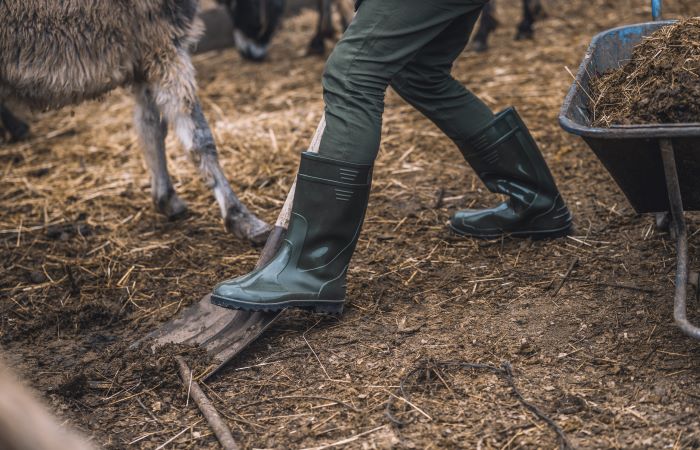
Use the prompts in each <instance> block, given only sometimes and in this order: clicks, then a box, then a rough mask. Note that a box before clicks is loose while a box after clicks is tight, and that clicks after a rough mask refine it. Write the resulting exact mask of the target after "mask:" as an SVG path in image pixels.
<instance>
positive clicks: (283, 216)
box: [255, 115, 326, 269]
mask: <svg viewBox="0 0 700 450" xmlns="http://www.w3.org/2000/svg"><path fill="white" fill-rule="evenodd" d="M325 129H326V116H325V115H324V116H322V117H321V121H320V122H319V123H318V127H316V133H314V137H313V138H311V144H310V145H309V149H308V150H307V151H309V152H312V153H318V148H319V146H320V144H321V137H322V136H323V131H324V130H325ZM296 186H297V182H296V178H295V179H294V183H293V184H292V187H291V188H290V189H289V193H288V194H287V199H286V200H285V201H284V206H282V211H280V214H279V216H277V222H276V223H275V227H274V228H273V229H272V231H271V232H270V236H269V237H268V238H267V241H266V242H265V247H263V249H262V252H260V258H259V259H258V263H257V264H256V265H255V268H256V269H257V268H260V267H262V266H264V265H265V264H267V263H268V262H270V260H271V259H272V258H273V257H274V256H275V254H276V253H277V250H278V249H279V247H280V245H281V244H282V241H283V240H284V235H285V233H286V231H287V227H288V226H289V218H290V217H291V215H292V204H293V203H294V192H295V191H296Z"/></svg>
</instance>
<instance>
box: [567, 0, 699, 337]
mask: <svg viewBox="0 0 700 450" xmlns="http://www.w3.org/2000/svg"><path fill="white" fill-rule="evenodd" d="M661 5H662V0H654V1H652V11H653V15H654V19H660V16H661ZM672 23H674V22H673V21H661V20H656V21H654V22H648V23H641V24H636V25H628V26H624V27H620V28H614V29H611V30H608V31H604V32H602V33H600V34H598V35H597V36H595V37H594V38H593V41H592V42H591V45H590V47H589V48H588V52H587V53H586V56H585V58H584V59H583V62H582V63H581V67H580V68H579V71H578V73H577V75H576V80H575V82H574V84H573V86H572V87H571V89H570V90H569V93H568V95H567V96H566V99H565V100H564V105H563V106H562V109H561V113H560V115H559V123H560V125H561V126H562V128H564V130H566V131H568V132H569V133H572V134H575V135H578V136H581V137H582V138H583V140H584V141H585V142H586V143H587V144H588V145H589V146H590V148H591V149H592V150H593V152H594V153H595V155H596V156H597V157H598V159H600V161H601V163H602V164H603V166H605V168H606V169H607V170H608V172H610V175H611V176H612V178H613V179H614V180H615V182H616V183H617V184H618V185H619V186H620V189H622V192H623V193H624V194H625V196H626V197H627V200H629V202H630V204H631V205H632V207H633V208H634V209H635V210H636V211H637V212H638V213H668V217H669V218H670V227H671V232H672V234H673V235H675V239H676V253H677V267H676V282H675V284H676V285H675V299H674V309H673V315H674V319H675V321H676V324H677V325H678V326H679V327H680V329H681V330H682V331H683V332H684V333H686V334H687V335H688V336H691V337H693V338H695V339H700V328H698V326H696V325H694V324H692V323H691V322H690V321H689V320H688V317H687V304H686V298H687V289H688V284H689V281H692V282H693V284H695V285H696V292H697V283H698V275H697V273H690V272H689V269H688V234H687V230H686V223H685V217H684V210H686V211H698V210H700V123H682V124H667V125H666V124H662V125H656V124H654V125H643V124H639V125H620V126H612V127H610V128H596V127H594V126H592V120H591V108H590V102H591V99H590V98H589V96H588V93H587V92H588V91H589V87H590V82H591V79H592V78H593V77H596V76H599V75H601V74H604V73H606V72H608V71H610V70H612V69H616V68H618V67H620V66H621V65H622V64H623V63H624V61H627V60H629V59H630V57H631V55H632V50H633V48H634V47H635V45H637V44H638V43H639V42H641V41H642V39H643V38H644V37H645V36H648V35H649V34H651V33H653V32H654V31H656V30H658V29H659V28H661V27H663V26H666V25H670V24H672Z"/></svg>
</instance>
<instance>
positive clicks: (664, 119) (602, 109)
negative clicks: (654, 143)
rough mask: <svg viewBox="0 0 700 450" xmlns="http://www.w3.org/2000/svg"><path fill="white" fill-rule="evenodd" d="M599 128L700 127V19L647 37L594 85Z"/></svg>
mask: <svg viewBox="0 0 700 450" xmlns="http://www.w3.org/2000/svg"><path fill="white" fill-rule="evenodd" d="M591 96H592V99H593V103H592V105H591V108H592V111H591V112H592V113H593V116H594V122H593V125H594V126H600V127H610V126H612V125H632V124H634V125H638V124H660V123H698V122H700V102H698V98H700V17H695V18H691V19H686V20H682V21H680V22H678V23H675V24H673V25H669V26H666V27H662V28H660V29H659V30H657V31H655V32H654V33H652V34H651V35H649V36H647V37H645V38H644V39H643V40H642V41H641V42H640V43H639V44H638V45H637V46H636V47H635V48H634V51H633V53H632V58H631V59H630V60H629V61H628V62H627V63H626V64H625V65H624V66H622V67H620V68H618V69H616V70H613V71H611V72H608V73H606V74H603V75H602V76H600V77H597V78H594V79H593V80H592V83H591Z"/></svg>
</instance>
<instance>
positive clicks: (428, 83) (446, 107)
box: [392, 13, 571, 238]
mask: <svg viewBox="0 0 700 450" xmlns="http://www.w3.org/2000/svg"><path fill="white" fill-rule="evenodd" d="M475 21H476V14H474V13H470V14H465V15H464V16H462V17H460V18H459V19H456V20H455V21H454V22H453V23H452V24H451V25H450V26H449V27H447V28H445V30H443V32H442V33H441V34H440V35H438V36H437V37H436V38H435V39H434V40H433V41H432V42H431V43H430V44H428V45H426V46H425V47H424V48H423V49H421V51H420V52H418V53H417V54H416V55H415V57H414V59H413V60H412V61H411V62H410V63H409V64H407V65H406V66H405V67H404V68H403V69H402V70H401V71H400V72H399V73H397V74H396V76H395V77H394V79H393V80H392V86H393V87H394V89H395V90H396V91H397V92H398V93H399V95H401V96H402V97H403V98H404V99H405V100H406V101H407V102H409V103H410V104H411V105H413V106H414V107H415V108H417V109H418V110H420V111H421V112H423V113H424V114H425V115H426V116H427V117H428V118H430V119H431V120H432V121H433V122H434V123H435V124H436V125H437V126H438V127H440V129H441V130H442V131H443V132H444V133H445V134H447V135H448V136H449V137H450V138H451V139H452V140H453V141H454V142H455V144H456V145H457V147H458V148H459V149H460V151H461V152H462V154H463V155H464V157H465V159H466V160H467V162H469V164H470V165H471V166H472V167H473V168H474V170H475V171H476V173H477V174H478V175H479V177H480V178H481V179H482V181H483V182H484V184H485V185H486V186H487V187H488V188H489V190H491V191H492V192H495V193H499V194H505V195H507V196H509V200H508V201H507V202H506V203H503V204H501V205H499V206H497V207H495V208H489V209H484V210H469V211H459V212H457V213H456V214H455V215H454V216H453V217H452V220H451V223H450V224H451V227H452V229H453V230H454V231H456V232H457V233H459V234H463V235H469V236H477V237H486V238H495V237H499V236H502V235H504V234H511V235H513V236H522V237H531V236H532V237H552V236H559V235H563V234H567V233H568V232H569V231H570V227H571V215H570V214H569V211H568V209H567V208H566V205H565V204H564V202H563V200H562V199H561V196H560V195H559V191H558V190H557V187H556V184H555V182H554V179H553V178H552V175H551V173H550V172H549V169H548V168H547V164H546V162H545V161H544V159H543V158H542V154H541V153H540V151H539V149H538V148H537V144H536V143H535V141H534V139H532V136H531V135H530V133H529V132H528V130H527V127H526V126H525V124H524V123H523V122H522V120H521V119H520V117H519V116H518V114H517V112H516V111H515V110H514V109H512V108H510V109H508V110H506V111H504V112H502V113H500V114H498V115H497V116H496V117H494V115H493V113H492V112H491V110H490V109H489V108H488V107H487V106H486V105H485V104H484V103H483V102H481V101H480V100H479V99H478V98H477V97H476V96H475V95H474V94H472V93H471V92H469V91H468V90H467V89H466V88H464V87H463V86H462V85H461V83H459V82H458V81H456V80H455V79H454V78H453V77H452V76H451V74H450V72H451V70H452V63H453V61H454V60H455V59H456V58H457V56H458V55H459V53H460V51H461V49H463V48H464V47H465V46H466V44H467V40H468V38H469V32H470V31H471V29H472V28H473V26H474V22H475Z"/></svg>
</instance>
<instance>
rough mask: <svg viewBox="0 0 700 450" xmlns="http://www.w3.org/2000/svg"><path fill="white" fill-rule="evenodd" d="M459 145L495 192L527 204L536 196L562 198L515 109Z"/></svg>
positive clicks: (504, 112)
mask: <svg viewBox="0 0 700 450" xmlns="http://www.w3.org/2000/svg"><path fill="white" fill-rule="evenodd" d="M457 145H458V147H459V148H460V150H461V152H462V154H463V155H464V158H465V159H466V160H467V162H468V163H469V164H470V165H471V166H472V167H473V168H474V170H475V171H476V173H477V175H478V176H479V177H480V178H481V180H482V181H483V182H484V184H485V185H486V187H488V188H489V190H491V191H492V192H495V193H499V194H505V195H508V196H510V197H511V198H512V199H513V200H515V201H516V202H518V201H519V202H525V203H528V201H530V200H532V198H531V197H532V194H533V193H535V192H537V193H538V194H541V195H542V194H544V195H549V196H556V195H557V194H558V190H557V187H556V183H555V181H554V178H553V177H552V174H551V172H550V171H549V168H548V167H547V163H546V162H545V160H544V158H543V157H542V153H541V152H540V150H539V147H538V146H537V143H536V142H535V140H534V139H533V137H532V135H531V134H530V132H529V130H528V129H527V127H526V126H525V123H524V122H523V121H522V119H521V118H520V116H519V115H518V113H517V111H516V110H515V108H508V109H506V110H504V111H502V112H500V113H499V114H497V115H496V117H495V118H494V120H493V122H491V123H490V124H489V125H488V126H486V127H485V128H484V129H482V130H481V131H479V132H478V133H476V134H474V135H473V136H471V137H470V138H468V139H465V140H464V141H462V142H458V143H457Z"/></svg>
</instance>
